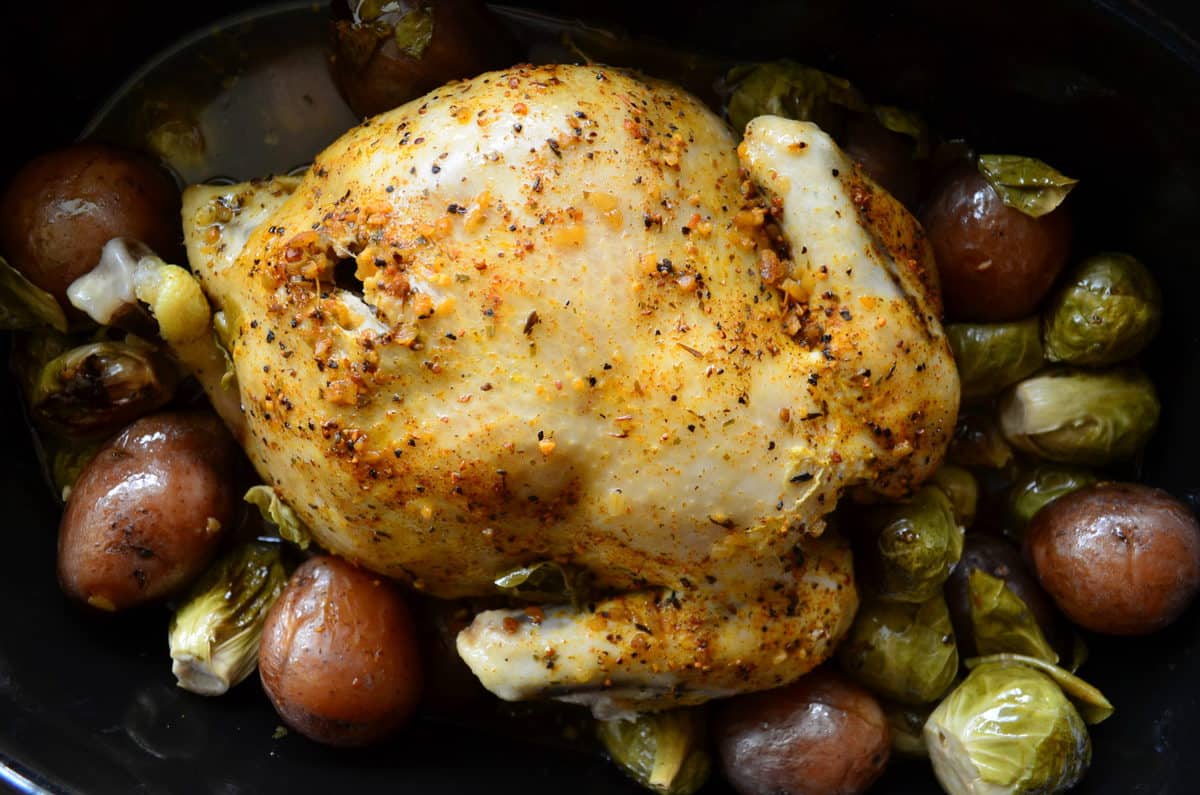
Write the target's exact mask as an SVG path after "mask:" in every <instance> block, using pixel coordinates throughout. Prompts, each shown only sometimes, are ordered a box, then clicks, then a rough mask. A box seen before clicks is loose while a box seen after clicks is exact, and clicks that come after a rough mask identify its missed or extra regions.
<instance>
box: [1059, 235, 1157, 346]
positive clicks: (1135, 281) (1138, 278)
mask: <svg viewBox="0 0 1200 795" xmlns="http://www.w3.org/2000/svg"><path fill="white" fill-rule="evenodd" d="M1161 323H1162V293H1161V292H1160V291H1159V289H1158V284H1157V282H1155V281H1154V277H1153V276H1152V275H1151V274H1150V271H1149V269H1147V268H1146V266H1145V265H1143V264H1142V263H1141V262H1139V261H1137V260H1136V259H1134V258H1133V257H1131V256H1129V255H1128V254H1111V253H1110V254H1097V255H1094V256H1091V257H1088V258H1087V259H1086V260H1084V261H1083V262H1081V263H1080V264H1079V265H1078V266H1076V267H1075V268H1074V269H1073V270H1072V271H1071V273H1070V275H1069V276H1068V277H1067V279H1066V281H1065V282H1064V284H1063V286H1062V287H1061V288H1060V289H1059V290H1058V291H1056V292H1055V293H1054V295H1053V296H1052V297H1051V299H1050V303H1049V305H1048V306H1047V308H1046V312H1045V314H1044V320H1043V323H1042V336H1043V340H1044V342H1045V345H1046V358H1047V359H1049V360H1050V361H1052V362H1067V363H1070V364H1075V365H1084V366H1088V367H1105V366H1108V365H1113V364H1117V363H1118V362H1122V361H1124V360H1126V359H1130V358H1132V357H1134V356H1136V355H1137V354H1138V353H1140V352H1141V351H1142V349H1143V348H1144V347H1146V345H1147V344H1148V343H1149V342H1150V340H1151V339H1153V338H1154V335H1155V334H1156V333H1157V332H1158V328H1159V326H1160V325H1161Z"/></svg>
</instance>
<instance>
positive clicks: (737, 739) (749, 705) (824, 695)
mask: <svg viewBox="0 0 1200 795" xmlns="http://www.w3.org/2000/svg"><path fill="white" fill-rule="evenodd" d="M716 736H717V747H718V750H719V751H720V755H721V762H722V765H723V767H724V770H725V776H726V778H728V779H729V782H730V783H731V784H732V785H733V788H734V789H735V790H737V791H738V792H739V793H740V794H741V795H857V793H861V792H865V791H866V790H867V788H868V787H870V786H871V784H872V783H874V781H875V780H876V779H877V778H879V776H880V774H881V773H883V769H884V767H885V766H886V765H887V761H888V756H889V755H890V753H891V732H890V730H889V728H888V723H887V718H886V717H885V716H884V714H883V709H882V708H881V707H880V706H879V704H878V702H876V701H875V698H874V697H873V696H872V695H871V694H870V693H869V692H867V691H866V690H865V689H864V688H863V687H861V686H859V685H858V684H856V683H855V682H852V681H851V680H849V679H847V678H846V677H845V676H843V675H842V674H840V673H838V672H836V671H834V670H832V669H828V668H825V669H821V670H818V671H814V672H813V673H810V674H808V675H807V676H804V677H801V678H800V679H799V680H797V681H796V682H794V683H792V684H791V685H788V686H787V687H783V688H780V689H778V690H767V691H763V692H760V693H752V694H750V695H746V696H738V697H736V698H733V699H730V700H729V701H727V702H725V703H724V704H723V705H722V708H721V711H720V712H719V714H718V716H717V723H716Z"/></svg>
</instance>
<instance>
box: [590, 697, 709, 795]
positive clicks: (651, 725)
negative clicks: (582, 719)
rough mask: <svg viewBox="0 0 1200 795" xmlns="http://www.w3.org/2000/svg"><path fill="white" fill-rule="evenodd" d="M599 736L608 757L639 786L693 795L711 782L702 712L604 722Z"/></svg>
mask: <svg viewBox="0 0 1200 795" xmlns="http://www.w3.org/2000/svg"><path fill="white" fill-rule="evenodd" d="M596 732H597V734H598V735H599V737H600V741H601V742H602V743H603V744H604V747H605V749H606V750H607V751H608V753H609V756H611V757H612V760H613V762H615V763H616V764H617V766H618V767H620V768H621V769H622V770H623V771H625V773H626V774H628V775H629V776H630V778H632V779H633V780H634V781H636V782H637V783H639V784H641V785H642V786H643V787H645V788H647V789H649V790H651V791H652V792H658V793H662V795H692V793H694V792H696V791H697V790H699V789H700V787H702V786H703V785H704V782H705V780H706V779H707V778H708V772H709V769H710V767H711V760H710V759H709V756H708V753H707V752H706V751H705V750H704V746H705V741H704V738H705V730H704V715H703V712H701V711H699V710H695V709H677V710H673V711H671V712H658V713H654V714H643V715H638V716H637V718H636V719H635V720H630V721H626V720H619V719H618V720H610V721H601V722H599V723H598V724H597V725H596Z"/></svg>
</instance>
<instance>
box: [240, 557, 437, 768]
mask: <svg viewBox="0 0 1200 795" xmlns="http://www.w3.org/2000/svg"><path fill="white" fill-rule="evenodd" d="M258 671H259V675H260V677H261V678H262V683H263V689H264V690H266V691H267V695H268V696H269V697H270V699H271V703H272V704H274V705H275V710H276V711H277V712H278V713H279V716H280V717H281V718H283V721H284V722H285V723H286V724H287V725H288V726H290V727H292V728H293V729H295V730H296V731H298V732H300V733H301V734H303V735H304V736H306V737H308V738H310V739H312V740H316V741H317V742H320V743H325V744H327V745H335V746H347V747H348V746H360V745H368V744H370V743H374V742H377V741H379V740H381V739H383V738H384V737H386V736H387V735H388V734H390V733H392V732H393V731H395V730H396V729H398V728H399V727H400V726H401V725H402V724H403V723H404V722H405V721H407V720H408V718H409V717H410V716H411V715H412V713H413V711H414V710H415V708H416V705H417V701H418V700H419V698H420V694H421V664H420V659H419V652H418V646H417V638H416V629H415V626H414V624H413V620H412V616H411V614H410V613H409V610H408V607H407V605H406V604H405V602H404V599H403V597H402V596H401V594H400V592H399V590H398V589H397V588H396V587H395V586H394V585H392V584H391V583H390V582H388V581H386V580H383V579H381V578H380V577H379V576H378V575H375V574H372V573H370V572H367V571H365V570H363V569H359V568H358V567H356V566H354V565H353V564H351V563H348V562H347V561H345V560H342V559H341V558H337V557H333V556H331V555H326V556H320V557H315V558H311V559H309V560H308V561H306V562H305V563H304V564H303V565H302V566H300V568H298V569H296V572H295V573H294V574H293V575H292V578H291V579H290V580H289V581H288V584H287V587H286V588H285V589H284V591H283V594H282V595H281V596H280V597H279V600H278V601H277V602H276V603H275V605H274V606H273V607H272V608H271V612H270V613H269V614H268V615H267V621H266V626H265V628H264V629H263V636H262V642H261V645H260V646H259V652H258Z"/></svg>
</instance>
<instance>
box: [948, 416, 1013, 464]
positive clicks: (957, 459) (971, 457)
mask: <svg viewBox="0 0 1200 795" xmlns="http://www.w3.org/2000/svg"><path fill="white" fill-rule="evenodd" d="M946 458H947V460H949V461H950V462H951V463H954V464H958V465H959V466H964V467H978V468H980V469H1004V468H1005V467H1006V466H1008V465H1009V464H1010V463H1012V460H1013V451H1012V448H1011V447H1010V446H1009V444H1008V441H1007V440H1006V439H1005V438H1004V434H1003V433H1002V432H1001V430H1000V426H999V425H998V424H997V423H996V420H995V419H993V418H992V416H991V414H988V413H984V412H982V411H979V410H967V411H963V412H961V413H960V414H959V415H958V423H957V424H956V425H955V426H954V437H953V438H952V439H951V440H950V449H949V450H948V451H947V452H946Z"/></svg>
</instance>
